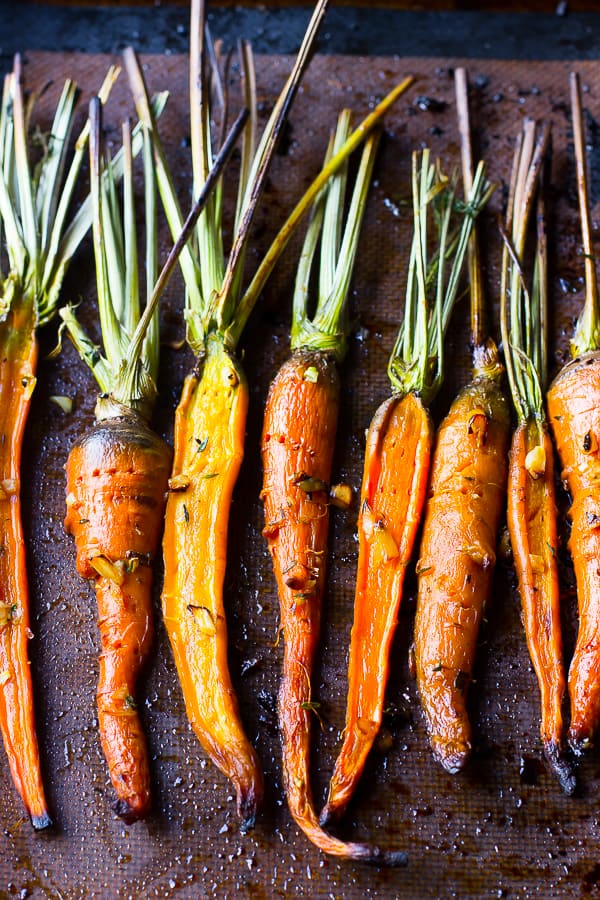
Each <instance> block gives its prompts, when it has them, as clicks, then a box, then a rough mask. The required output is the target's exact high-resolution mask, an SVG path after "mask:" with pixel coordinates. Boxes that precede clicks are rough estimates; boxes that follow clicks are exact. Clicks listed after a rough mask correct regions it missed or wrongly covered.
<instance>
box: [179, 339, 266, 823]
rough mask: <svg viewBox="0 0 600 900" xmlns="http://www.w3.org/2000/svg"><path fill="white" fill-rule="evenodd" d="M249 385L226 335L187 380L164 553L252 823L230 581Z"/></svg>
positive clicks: (256, 770)
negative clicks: (230, 534)
mask: <svg viewBox="0 0 600 900" xmlns="http://www.w3.org/2000/svg"><path fill="white" fill-rule="evenodd" d="M247 409H248V386H247V383H246V379H245V376H244V374H243V371H242V369H241V367H240V366H239V364H238V363H237V362H236V361H235V359H234V358H233V357H232V356H231V355H230V354H229V353H227V351H226V350H225V349H224V347H223V344H222V342H221V341H219V340H217V339H215V340H214V341H210V342H209V348H208V356H207V358H206V361H205V363H204V366H203V369H202V373H201V374H192V375H190V376H189V377H188V378H187V380H186V383H185V387H184V390H183V393H182V397H181V401H180V403H179V406H178V408H177V413H176V419H175V459H174V464H173V472H172V476H171V479H170V482H169V486H170V493H169V498H168V501H167V513H166V522H165V534H164V539H163V554H164V561H165V580H164V588H163V596H162V603H163V613H164V619H165V625H166V628H167V632H168V635H169V639H170V641H171V646H172V648H173V654H174V657H175V662H176V665H177V671H178V673H179V680H180V683H181V688H182V691H183V696H184V699H185V704H186V710H187V714H188V717H189V720H190V722H191V724H192V727H193V729H194V731H195V733H196V735H197V736H198V738H199V740H200V742H201V743H202V746H203V747H204V749H205V750H206V752H207V753H208V754H209V755H210V757H211V759H212V760H213V761H214V763H215V765H217V766H218V767H219V769H220V770H221V771H222V772H223V773H224V774H225V775H226V776H227V778H229V779H230V780H231V782H232V783H233V785H234V787H235V790H236V794H237V809H238V815H239V816H240V818H241V820H242V823H243V825H244V827H246V828H249V827H251V826H252V825H253V824H254V820H255V818H256V812H257V809H258V807H259V806H260V803H261V800H262V795H263V779H262V771H261V767H260V763H259V760H258V757H257V755H256V752H255V750H254V748H253V747H252V745H251V744H250V742H249V740H248V738H247V737H246V735H245V733H244V729H243V726H242V723H241V718H240V713H239V707H238V703H237V699H236V696H235V692H234V689H233V685H232V682H231V676H230V674H229V667H228V663H227V626H226V621H225V609H224V603H223V582H224V578H225V566H226V561H227V526H228V519H229V511H230V507H231V498H232V494H233V488H234V485H235V482H236V480H237V476H238V473H239V469H240V465H241V463H242V459H243V455H244V436H245V427H246V413H247Z"/></svg>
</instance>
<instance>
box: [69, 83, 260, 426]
mask: <svg viewBox="0 0 600 900" xmlns="http://www.w3.org/2000/svg"><path fill="white" fill-rule="evenodd" d="M163 102H164V99H163V98H161V99H160V101H159V105H160V106H162V105H163ZM101 119H102V117H101V104H100V101H99V99H98V98H95V99H94V100H93V101H92V103H91V104H90V120H91V140H90V171H91V176H90V178H91V199H92V208H93V238H94V256H95V261H96V283H97V288H98V312H99V318H100V328H101V331H102V341H103V345H104V355H103V354H102V353H101V352H100V348H99V347H97V346H96V345H95V344H94V343H93V342H92V341H91V340H90V338H89V337H88V336H87V334H86V333H85V331H84V329H83V328H82V327H81V325H80V324H79V322H78V320H77V318H76V315H75V311H74V309H73V307H72V306H68V307H66V308H64V309H61V310H60V315H61V318H62V319H63V325H64V327H66V328H67V330H68V332H69V335H70V337H71V339H72V340H73V343H74V344H75V346H76V347H77V349H78V350H79V353H80V355H81V356H82V358H83V359H84V360H85V362H86V363H87V364H88V366H89V367H90V369H91V370H92V372H93V374H94V376H95V378H96V381H97V382H98V385H99V387H100V390H101V392H102V394H101V396H100V398H99V400H98V404H97V407H96V415H97V417H98V418H99V419H101V418H104V417H108V416H112V415H115V414H116V413H117V414H118V411H119V410H120V409H121V408H122V407H127V408H130V409H132V410H135V411H136V412H139V413H140V414H141V415H143V416H144V417H145V418H149V417H150V415H151V412H152V405H153V402H154V399H155V395H156V381H157V376H158V362H159V359H158V354H159V341H158V337H159V335H158V302H159V299H160V297H161V294H162V292H163V290H164V288H165V286H166V284H167V281H168V278H169V276H170V274H171V272H172V270H173V267H174V265H175V263H176V261H177V259H178V257H179V255H180V253H181V252H182V250H183V249H184V248H185V245H186V243H187V241H188V239H189V237H190V234H191V233H192V230H193V228H194V226H195V224H196V222H197V219H198V216H199V215H200V213H201V211H202V209H203V208H204V206H205V205H206V203H207V202H208V200H209V198H210V196H211V192H212V191H213V189H214V187H215V185H216V183H217V181H218V179H219V177H220V173H221V170H222V168H223V167H224V165H225V164H226V162H227V161H228V159H229V157H230V155H231V152H232V150H233V147H234V145H235V142H236V141H237V138H238V136H239V134H240V132H241V131H242V129H243V128H244V126H245V122H246V119H247V110H243V111H242V113H241V114H240V115H239V116H238V119H237V120H236V122H235V124H234V126H233V128H232V129H231V132H230V134H229V135H228V137H227V139H226V141H225V143H224V145H223V149H222V151H221V153H220V154H219V156H218V157H217V158H216V160H215V163H214V165H213V168H212V169H211V171H210V172H209V173H208V175H207V178H206V180H205V182H204V185H203V188H202V190H201V192H200V194H199V196H198V199H197V201H196V203H195V204H194V207H193V209H192V211H191V213H190V215H189V216H188V218H187V220H186V222H185V223H184V224H183V225H182V228H181V232H180V234H179V236H178V238H177V240H176V241H175V244H174V246H173V249H172V250H171V252H170V254H169V256H168V259H167V261H166V263H165V265H164V266H163V269H162V271H161V273H160V275H158V267H157V195H156V177H155V168H154V154H153V150H152V136H151V133H150V131H149V129H147V128H145V127H142V131H141V139H142V146H143V161H144V212H145V226H146V260H145V271H146V298H147V299H146V304H145V306H144V307H143V308H142V305H141V302H140V284H139V267H138V251H137V235H136V224H135V197H134V189H133V158H134V148H133V142H132V133H131V129H130V126H129V123H125V124H124V125H123V147H122V165H120V169H119V174H121V173H122V176H123V203H122V210H121V208H120V203H119V198H118V193H117V184H116V172H115V169H116V164H115V163H114V162H113V161H112V160H111V159H110V157H109V156H107V155H106V154H105V153H104V152H103V147H102V137H101V135H102V121H101Z"/></svg>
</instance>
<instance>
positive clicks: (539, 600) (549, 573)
mask: <svg viewBox="0 0 600 900" xmlns="http://www.w3.org/2000/svg"><path fill="white" fill-rule="evenodd" d="M541 428H542V432H541V434H540V430H539V429H540V426H539V424H538V423H536V422H535V421H533V420H529V421H527V422H522V423H521V424H520V425H519V426H518V427H517V430H516V431H515V433H514V434H513V439H512V445H511V450H510V461H509V475H508V511H507V519H508V527H509V532H510V535H511V545H512V552H513V558H514V565H515V570H516V573H517V578H518V582H519V593H520V595H521V606H522V610H523V619H524V622H523V624H524V627H525V635H526V637H527V646H528V648H529V655H530V657H531V661H532V663H533V668H534V671H535V674H536V677H537V681H538V685H539V689H540V701H541V725H540V735H541V739H542V744H543V747H544V753H545V755H546V757H547V759H548V761H549V762H550V764H551V765H552V767H553V769H554V771H555V772H556V774H557V777H558V778H559V781H560V782H561V785H562V787H563V789H564V790H565V791H567V792H568V793H571V792H572V791H573V790H574V788H575V782H574V778H573V775H572V772H571V769H570V766H569V765H568V764H567V763H566V762H565V761H564V759H563V749H564V748H563V716H562V704H563V697H564V693H565V676H564V668H563V649H562V638H561V627H560V590H559V580H558V565H557V558H556V549H557V535H556V502H555V491H554V456H553V447H552V441H551V439H550V434H549V431H548V428H547V427H546V425H543V426H541ZM540 446H543V449H544V455H545V470H544V472H543V473H540V474H539V475H538V477H532V475H531V474H530V472H529V471H528V467H527V466H526V460H527V457H528V454H529V453H530V451H531V450H532V449H533V448H537V447H540Z"/></svg>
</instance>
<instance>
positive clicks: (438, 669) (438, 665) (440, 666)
mask: <svg viewBox="0 0 600 900" xmlns="http://www.w3.org/2000/svg"><path fill="white" fill-rule="evenodd" d="M443 668H444V667H443V666H442V664H441V662H439V663H437V664H436V665H435V666H434V667H433V671H434V672H441V671H442V669H443Z"/></svg>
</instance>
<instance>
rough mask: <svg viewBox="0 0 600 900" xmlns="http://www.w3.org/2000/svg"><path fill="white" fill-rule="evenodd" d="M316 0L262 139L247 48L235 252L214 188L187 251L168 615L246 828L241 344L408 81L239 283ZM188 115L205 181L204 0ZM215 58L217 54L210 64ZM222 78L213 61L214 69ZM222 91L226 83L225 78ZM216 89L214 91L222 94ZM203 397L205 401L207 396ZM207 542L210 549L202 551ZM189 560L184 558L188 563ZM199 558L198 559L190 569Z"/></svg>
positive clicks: (195, 14) (142, 100)
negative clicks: (330, 187)
mask: <svg viewBox="0 0 600 900" xmlns="http://www.w3.org/2000/svg"><path fill="white" fill-rule="evenodd" d="M326 6H327V0H320V2H319V3H318V4H317V6H316V9H315V12H314V13H313V16H312V18H311V21H310V23H309V26H308V29H307V33H306V36H305V39H304V41H303V43H302V47H301V49H300V51H299V54H298V59H297V61H296V64H295V66H294V69H293V71H292V73H291V75H290V76H289V78H288V80H287V83H286V86H285V88H284V90H283V91H282V94H281V96H280V97H279V99H278V101H277V103H276V105H275V107H274V110H273V113H272V115H271V118H270V120H269V123H268V124H267V127H266V129H265V132H264V133H263V136H262V138H261V140H260V142H258V149H257V150H256V152H255V149H254V148H255V146H256V135H255V129H256V119H257V114H256V103H255V97H254V96H253V90H252V88H253V86H254V85H255V73H254V68H253V60H252V54H251V51H250V48H249V46H248V45H247V44H243V45H242V46H241V64H242V70H243V73H244V86H245V88H246V91H245V94H246V102H247V104H248V105H249V107H250V109H251V121H250V125H249V127H248V131H247V133H246V134H245V136H244V142H243V144H242V154H241V156H242V159H241V167H240V170H241V176H240V183H239V185H238V203H237V211H236V217H235V227H234V232H235V233H234V238H233V246H232V250H231V253H230V255H229V257H228V258H226V257H225V254H224V249H223V241H222V234H221V221H222V207H221V198H222V193H221V192H219V193H217V194H215V197H214V198H213V200H212V201H211V203H210V204H209V206H208V208H207V210H206V214H205V215H204V216H202V217H201V219H200V221H199V223H198V228H197V232H196V238H197V240H196V242H195V245H194V246H193V247H190V248H186V250H185V251H184V252H183V254H182V256H181V268H182V272H183V275H184V279H185V283H186V287H187V309H186V323H187V340H188V343H189V345H190V347H191V348H192V350H193V351H194V352H195V354H196V355H197V361H196V364H195V366H194V370H193V372H192V373H191V375H190V376H188V378H187V379H186V382H185V385H184V389H183V392H182V397H181V401H180V405H179V407H178V411H177V413H176V427H175V459H174V467H173V473H172V478H171V480H170V483H169V499H168V502H167V512H166V523H165V537H164V544H163V555H164V560H165V583H164V590H163V598H162V599H163V613H164V615H165V622H166V626H167V632H168V634H169V638H170V640H171V645H172V648H173V653H174V656H175V660H176V663H177V670H178V675H179V679H180V682H181V686H182V690H183V692H184V697H185V702H186V709H187V711H188V715H189V718H190V720H191V723H192V726H193V728H194V731H195V733H196V734H197V736H198V738H199V740H200V741H201V743H202V745H203V747H204V748H205V749H206V751H207V752H208V753H209V754H210V756H211V758H212V760H213V761H214V762H215V764H216V765H217V766H218V767H219V768H220V769H221V770H222V771H223V772H224V773H225V774H226V776H227V777H228V778H230V779H231V781H232V783H233V785H234V786H235V790H236V797H237V810H238V815H239V816H240V818H241V820H242V825H243V827H244V828H248V827H250V826H252V824H253V823H254V819H255V815H256V811H257V808H258V806H259V803H260V799H261V797H262V790H263V788H262V773H261V770H260V765H259V762H258V758H257V756H256V754H255V752H254V750H253V748H252V746H251V744H250V743H249V741H248V739H247V738H246V736H245V735H244V730H243V726H242V722H241V720H240V715H239V710H238V705H237V701H236V699H235V696H234V694H233V688H232V681H231V677H230V674H229V671H228V667H227V631H226V622H225V603H224V599H223V579H224V571H225V559H226V554H227V525H228V518H229V507H230V501H231V492H232V490H233V486H234V483H235V480H236V478H237V474H238V471H239V466H240V463H241V459H242V453H243V437H244V432H245V419H246V409H247V404H248V388H247V384H246V379H245V377H244V374H243V371H242V367H241V365H240V363H239V362H238V361H237V360H236V359H235V348H236V346H237V344H238V342H239V340H240V337H241V335H242V332H243V329H244V327H245V324H246V322H247V320H248V317H249V315H250V313H251V311H252V309H253V307H254V305H255V303H256V301H257V299H258V296H259V295H260V292H261V290H262V287H263V286H264V284H265V281H266V279H267V277H268V275H269V274H270V272H271V271H272V268H273V266H274V264H275V262H276V260H277V258H278V257H279V255H280V253H281V252H282V250H283V248H284V247H285V245H286V243H287V241H288V239H289V237H290V235H291V233H292V232H293V230H294V228H295V227H296V225H297V224H298V222H299V221H300V219H301V217H302V215H303V214H304V212H305V211H306V210H307V209H308V208H309V207H310V204H311V202H312V201H313V200H314V198H315V196H316V195H317V194H318V193H319V191H320V190H321V189H322V187H323V185H324V184H325V182H326V181H327V179H328V178H329V177H330V175H331V174H332V172H335V171H337V169H339V167H340V166H341V165H342V164H343V162H344V160H345V159H346V157H347V156H348V154H349V153H350V152H351V150H352V149H354V147H356V146H357V145H358V144H359V143H360V142H361V141H363V140H364V139H365V137H366V135H367V134H368V132H369V131H370V130H371V129H372V128H373V126H374V125H375V123H376V122H377V121H378V119H379V118H380V117H381V115H382V114H383V111H384V110H385V109H386V108H387V107H388V106H389V105H390V104H391V103H392V102H393V101H394V100H395V99H396V98H397V97H398V96H400V94H401V93H403V91H404V90H406V88H407V87H408V85H409V84H410V80H406V81H405V82H403V83H402V84H401V85H399V86H398V87H397V88H396V89H395V90H394V91H393V92H391V93H390V95H388V96H387V97H386V98H384V100H383V101H382V102H381V104H379V106H378V107H377V108H376V109H375V110H374V111H373V112H372V113H371V114H370V115H369V116H368V117H367V119H366V120H365V121H364V122H362V123H361V125H359V126H358V128H357V129H355V131H354V132H353V134H352V135H350V137H349V138H348V140H347V142H346V144H345V145H344V147H342V148H340V151H339V153H337V154H336V155H335V156H334V157H333V158H332V159H331V161H330V162H329V164H328V167H327V168H326V170H324V171H323V172H321V174H320V175H319V176H318V177H317V179H315V181H314V182H313V184H312V185H311V187H310V188H309V190H308V191H307V192H306V194H305V195H304V197H303V198H302V199H301V200H300V201H299V203H298V204H297V206H296V207H295V209H294V210H293V212H292V214H291V215H290V216H289V218H288V219H287V221H286V222H285V224H284V226H283V228H282V229H281V231H280V233H279V234H278V236H277V237H276V239H275V241H274V242H273V244H272V246H271V248H270V249H269V251H267V253H266V255H265V257H264V259H263V260H262V261H261V264H260V265H259V267H258V270H257V272H256V273H255V275H254V277H253V278H252V280H251V282H250V284H249V286H248V287H247V288H246V289H245V290H243V284H242V281H243V269H244V261H245V252H246V247H247V244H248V239H249V233H250V232H249V229H250V226H251V223H252V220H253V216H254V213H255V210H256V207H257V204H258V201H259V199H260V197H261V194H262V190H263V187H264V183H265V178H266V174H267V171H268V166H269V161H270V159H271V158H272V154H273V150H274V147H275V143H276V141H277V136H278V135H279V133H280V131H281V127H282V125H283V122H284V120H285V116H286V114H287V111H288V109H289V107H290V105H291V102H292V100H293V97H294V95H295V93H296V90H297V88H298V85H299V82H300V79H301V77H302V73H303V72H304V70H305V68H306V65H307V64H308V59H309V57H310V49H311V46H312V44H313V42H314V39H315V36H316V33H317V30H318V27H319V24H320V22H321V19H322V17H323V15H324V12H325V8H326ZM191 35H192V48H191V54H190V56H191V69H190V96H191V105H190V112H191V116H192V121H191V134H192V166H193V173H194V184H195V185H196V186H197V187H198V186H200V185H201V184H202V183H203V180H204V177H205V173H206V171H207V170H208V167H209V165H210V156H211V151H210V147H211V143H212V141H211V136H210V125H209V123H210V121H211V119H214V118H215V114H214V110H211V109H210V108H209V104H208V98H209V95H210V93H211V92H210V91H209V90H208V88H207V87H206V86H205V85H204V83H203V77H202V73H203V71H204V69H205V66H204V65H203V59H204V57H206V56H207V55H209V54H207V53H206V48H205V46H204V35H205V29H204V4H203V3H202V2H201V0H193V2H192V27H191ZM215 55H216V54H215V53H213V54H210V56H211V57H212V58H213V59H214V57H215ZM126 65H127V70H128V73H129V78H130V81H131V84H132V88H133V92H134V96H135V98H136V105H137V109H138V113H139V115H140V118H141V119H142V120H143V121H144V122H145V123H146V124H147V127H148V128H150V129H152V131H153V134H154V135H155V156H156V164H157V175H158V182H159V189H160V192H161V197H162V201H163V205H164V207H165V212H166V215H167V218H168V221H169V225H170V228H171V231H172V233H173V234H175V233H177V231H178V229H179V224H180V220H181V216H180V212H179V207H178V203H177V198H176V196H175V192H174V190H173V184H172V179H171V177H170V174H169V171H168V168H167V165H166V160H165V155H164V151H163V150H162V147H161V145H160V142H159V140H158V136H157V135H156V130H155V125H154V123H153V118H152V115H151V111H150V109H149V104H148V100H147V91H146V87H145V85H144V81H143V76H142V72H141V69H140V67H139V63H137V60H136V59H135V56H134V54H133V53H132V52H128V53H127V54H126ZM212 76H213V78H215V79H216V81H217V83H218V82H219V79H220V73H219V70H218V67H215V68H214V71H213V72H212ZM221 86H222V85H221ZM216 93H217V94H218V91H217V92H216ZM207 397H208V398H210V403H207ZM207 548H210V549H209V552H207ZM186 557H187V558H188V562H189V566H188V562H182V560H184V559H185V558H186ZM194 561H197V565H193V563H194Z"/></svg>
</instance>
